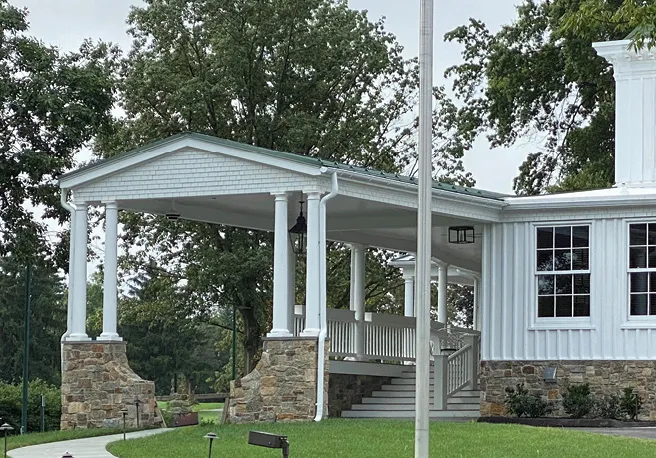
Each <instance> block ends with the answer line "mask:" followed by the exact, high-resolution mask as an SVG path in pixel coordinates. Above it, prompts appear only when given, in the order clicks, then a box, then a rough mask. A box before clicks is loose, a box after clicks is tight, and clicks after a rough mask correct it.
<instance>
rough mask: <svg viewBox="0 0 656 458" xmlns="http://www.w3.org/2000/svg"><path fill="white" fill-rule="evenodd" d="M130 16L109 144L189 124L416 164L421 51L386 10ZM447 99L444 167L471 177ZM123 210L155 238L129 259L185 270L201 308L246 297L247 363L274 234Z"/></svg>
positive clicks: (295, 6)
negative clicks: (409, 47) (412, 49)
mask: <svg viewBox="0 0 656 458" xmlns="http://www.w3.org/2000/svg"><path fill="white" fill-rule="evenodd" d="M128 23H129V24H130V26H131V29H130V33H131V35H132V37H133V45H132V49H131V51H130V52H129V54H128V55H127V57H126V58H125V59H124V60H123V61H122V66H121V71H120V77H119V80H120V84H119V90H120V101H121V106H122V108H123V109H124V110H125V117H124V118H122V119H118V120H116V123H115V125H114V128H113V130H112V131H111V132H106V133H104V134H103V135H101V136H100V137H99V138H98V139H97V142H96V151H97V152H98V154H100V155H103V156H111V155H112V154H115V153H117V152H120V151H124V150H125V149H128V148H129V147H131V146H138V145H141V144H143V143H146V142H148V141H151V140H154V139H157V138H161V137H166V136H169V135H172V134H175V133H177V132H180V131H187V130H191V131H197V132H202V133H208V134H211V135H215V136H218V137H222V138H227V139H231V140H237V141H241V142H245V143H249V144H253V145H256V146H261V147H266V148H271V149H278V150H283V151H289V152H296V153H300V154H306V155H311V156H316V157H320V158H323V159H329V160H336V161H341V162H348V163H354V164H358V165H363V166H368V167H373V168H378V169H381V170H386V171H393V172H397V171H401V170H403V169H405V168H409V169H412V164H413V162H414V161H415V150H416V145H415V137H416V135H415V133H416V129H417V122H416V116H415V114H414V109H415V104H416V98H417V88H418V71H417V63H416V60H411V61H406V60H404V59H403V58H402V56H401V47H400V46H399V45H398V43H397V42H396V39H395V37H394V36H393V35H391V34H389V33H387V32H386V31H385V30H384V28H383V24H382V22H380V21H379V22H375V23H373V22H370V21H369V20H368V19H367V17H366V15H365V13H362V12H357V11H353V10H350V9H349V8H348V7H347V4H346V2H345V1H342V0H284V1H278V2H258V1H254V0H237V1H232V0H231V1H228V0H191V1H188V0H170V1H162V0H147V1H146V2H145V6H144V7H141V8H135V9H134V10H133V11H132V13H131V14H130V16H129V19H128ZM435 98H436V100H437V101H438V103H437V104H436V109H435V113H434V117H435V120H436V125H437V126H443V125H445V124H446V125H447V128H444V129H443V128H440V129H439V130H438V129H436V130H435V134H434V139H435V150H436V152H437V154H436V156H435V161H434V162H435V167H436V169H435V175H436V176H437V177H440V178H443V179H447V180H449V181H453V182H457V183H460V184H470V183H471V177H470V175H468V174H466V173H465V172H464V170H463V168H462V161H461V158H462V153H463V151H464V150H465V149H466V148H467V143H466V142H461V141H459V140H458V139H459V137H454V138H452V136H451V135H449V132H450V129H451V130H452V129H455V128H456V126H455V124H454V123H453V121H454V119H455V115H456V114H457V110H456V109H455V106H454V105H453V104H451V103H449V101H448V100H446V99H445V97H444V92H443V90H442V89H440V88H436V89H435ZM438 121H440V122H438ZM441 121H444V122H441ZM122 221H123V222H124V223H125V228H126V240H127V241H129V242H130V243H132V244H136V245H138V246H140V247H142V248H144V250H143V251H142V252H140V254H139V255H138V256H137V257H136V258H133V259H131V260H127V261H128V262H127V264H126V266H127V267H128V269H131V270H132V271H136V270H138V268H139V267H138V266H139V265H145V264H149V263H151V262H156V263H157V264H158V265H159V267H160V268H161V269H163V270H165V271H166V272H167V274H169V275H172V276H174V277H176V278H179V279H184V281H187V282H188V285H189V291H190V294H191V293H192V292H193V294H192V297H191V298H190V300H192V301H195V303H196V309H195V313H198V314H199V315H203V314H205V315H208V316H211V315H212V314H216V313H218V312H219V311H220V310H230V309H231V308H232V306H233V305H234V306H235V307H236V308H237V310H238V312H239V315H240V323H241V325H242V326H243V328H242V329H241V331H243V343H244V346H245V356H244V361H245V365H246V367H245V370H246V372H248V371H249V370H250V368H252V366H253V363H254V358H255V356H256V353H257V352H258V351H259V349H260V336H261V335H262V334H263V333H264V332H265V330H266V328H267V327H268V322H269V321H270V313H271V277H272V272H271V270H272V269H271V266H272V245H271V243H272V237H271V234H264V233H260V232H255V231H245V230H241V229H232V228H226V227H220V226H211V225H207V224H201V223H193V222H177V223H175V224H171V223H170V222H168V221H165V220H163V219H162V218H156V217H152V216H148V215H143V216H142V215H123V216H122ZM330 256H331V259H337V258H339V256H340V255H338V254H334V253H331V255H330ZM377 256H378V258H379V259H382V258H380V256H379V255H377ZM342 257H343V258H344V259H345V257H344V256H342ZM340 262H343V260H342V261H340ZM383 277H384V276H381V277H380V278H381V280H382V279H383ZM346 278H348V276H347V277H346ZM384 279H385V281H387V278H384ZM299 281H300V280H299ZM331 283H332V284H344V279H342V280H337V279H331ZM299 285H300V283H299ZM368 289H369V291H373V290H374V289H376V288H374V287H373V286H372V285H369V288H368ZM301 290H302V289H301V288H299V291H301ZM378 290H380V289H378ZM382 296H384V295H382ZM332 300H336V301H339V302H340V303H341V304H343V303H344V302H343V297H342V298H335V297H331V301H332ZM208 304H211V307H210V306H208ZM214 307H216V308H214Z"/></svg>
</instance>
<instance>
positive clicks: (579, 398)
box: [563, 383, 594, 418]
mask: <svg viewBox="0 0 656 458" xmlns="http://www.w3.org/2000/svg"><path fill="white" fill-rule="evenodd" d="M593 406H594V399H593V398H592V393H591V392H590V385H589V384H587V383H584V384H582V385H570V386H569V387H567V391H566V392H565V393H564V394H563V409H564V410H565V413H567V414H568V415H569V416H570V417H572V418H583V417H585V416H586V415H588V414H589V413H590V411H591V410H592V408H593Z"/></svg>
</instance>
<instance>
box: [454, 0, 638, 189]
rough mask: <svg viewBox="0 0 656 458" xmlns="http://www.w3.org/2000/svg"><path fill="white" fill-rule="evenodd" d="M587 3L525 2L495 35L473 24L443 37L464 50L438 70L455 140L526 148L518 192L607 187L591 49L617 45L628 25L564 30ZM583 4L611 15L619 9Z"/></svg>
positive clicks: (599, 75) (608, 141) (608, 110)
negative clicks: (454, 104)
mask: <svg viewBox="0 0 656 458" xmlns="http://www.w3.org/2000/svg"><path fill="white" fill-rule="evenodd" d="M589 3H590V2H585V1H580V0H553V1H545V2H537V1H533V0H525V1H524V2H523V3H522V4H521V5H520V6H519V7H518V8H517V18H516V20H515V21H513V22H512V23H511V24H509V25H506V26H504V27H502V28H501V30H500V31H499V32H497V33H496V34H491V33H490V32H489V30H488V29H487V28H486V27H485V24H483V23H482V22H480V21H477V20H475V19H471V20H470V22H469V24H468V25H463V26H461V27H458V28H456V29H454V30H452V31H451V32H449V33H447V34H446V37H445V38H446V39H447V40H449V41H456V42H458V43H461V44H463V45H464V50H463V51H462V56H463V59H464V62H463V63H462V64H460V65H456V66H454V67H451V68H450V69H448V70H447V74H448V75H449V76H452V77H454V89H455V91H456V92H457V94H458V96H459V97H460V99H461V101H462V102H463V105H464V106H463V107H462V108H461V109H460V110H459V112H458V115H457V117H458V121H457V123H458V124H459V126H460V130H459V132H460V134H461V135H464V136H465V137H466V138H467V139H469V140H470V141H471V140H472V139H474V138H476V137H478V136H479V135H487V138H488V140H489V141H490V143H491V145H492V146H493V147H498V146H511V145H514V144H517V143H518V142H519V141H526V139H527V138H530V139H531V140H532V141H533V142H534V144H536V146H535V151H533V152H531V153H530V154H529V155H528V158H527V160H526V161H525V162H524V163H523V164H522V166H521V167H520V170H519V176H518V177H517V178H516V179H515V182H514V188H515V192H517V193H518V194H539V193H543V192H548V191H552V192H553V191H562V190H582V189H595V188H601V187H607V186H610V185H612V184H613V168H614V160H613V157H614V113H615V106H614V103H615V101H614V95H615V83H614V81H613V77H612V70H611V68H610V66H609V65H608V63H607V62H606V61H605V60H604V59H603V58H601V57H599V56H597V54H596V52H595V50H594V49H593V48H592V46H591V43H592V42H593V41H604V40H610V39H622V38H624V37H626V36H627V34H628V33H629V32H630V31H631V27H632V25H631V24H630V23H625V24H619V23H617V24H616V23H607V22H605V21H597V22H595V23H594V24H592V23H590V22H585V23H584V24H583V26H582V27H579V28H574V27H571V25H568V24H571V21H572V19H571V18H572V17H574V16H573V15H577V14H579V12H580V8H583V7H584V5H586V4H589ZM593 3H597V4H601V3H603V4H604V5H605V6H604V8H605V11H607V12H609V13H613V12H618V11H620V5H621V4H622V3H625V4H626V3H627V2H621V1H620V0H614V1H604V2H596V1H593ZM586 20H590V19H589V18H588V19H586Z"/></svg>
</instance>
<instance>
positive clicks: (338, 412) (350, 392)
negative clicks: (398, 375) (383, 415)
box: [328, 374, 392, 417]
mask: <svg viewBox="0 0 656 458" xmlns="http://www.w3.org/2000/svg"><path fill="white" fill-rule="evenodd" d="M391 381H392V377H383V376H376V375H353V374H330V383H329V384H328V409H329V411H330V412H329V416H330V417H341V416H342V411H344V410H349V409H350V408H351V407H352V406H353V404H360V403H362V398H366V397H369V396H371V393H372V392H374V391H378V390H380V389H381V387H382V386H383V385H387V384H389V383H391Z"/></svg>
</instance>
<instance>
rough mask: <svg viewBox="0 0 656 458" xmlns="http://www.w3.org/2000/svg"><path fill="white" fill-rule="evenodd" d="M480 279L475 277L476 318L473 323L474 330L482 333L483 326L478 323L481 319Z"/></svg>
mask: <svg viewBox="0 0 656 458" xmlns="http://www.w3.org/2000/svg"><path fill="white" fill-rule="evenodd" d="M479 289H480V288H479V279H478V277H474V318H473V320H472V321H473V323H472V326H473V328H474V330H476V331H480V330H481V325H480V323H479V322H478V320H479V317H480V311H479V310H478V307H479V305H480V302H479V299H478V293H479Z"/></svg>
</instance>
